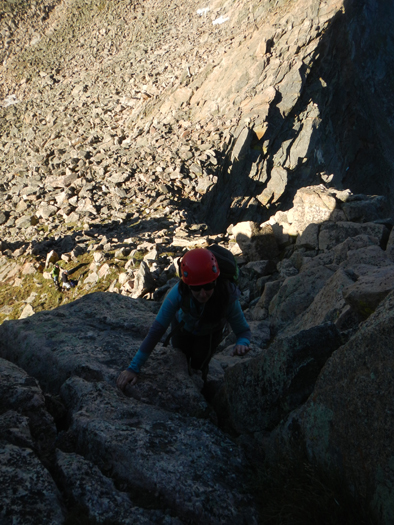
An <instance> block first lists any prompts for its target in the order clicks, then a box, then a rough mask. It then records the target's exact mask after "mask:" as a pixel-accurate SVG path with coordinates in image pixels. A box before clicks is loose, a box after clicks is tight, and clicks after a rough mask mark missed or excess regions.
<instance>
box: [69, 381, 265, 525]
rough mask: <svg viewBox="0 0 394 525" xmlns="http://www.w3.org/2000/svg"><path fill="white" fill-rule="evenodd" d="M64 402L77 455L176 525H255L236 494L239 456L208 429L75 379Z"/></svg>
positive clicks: (243, 500)
mask: <svg viewBox="0 0 394 525" xmlns="http://www.w3.org/2000/svg"><path fill="white" fill-rule="evenodd" d="M62 398H63V400H64V402H65V403H66V405H67V407H68V408H69V410H71V411H72V413H73V418H72V425H71V427H70V432H72V433H74V434H76V435H77V436H78V440H77V447H76V452H77V453H79V454H81V455H84V456H85V457H86V458H87V459H88V460H89V461H91V462H93V463H95V464H96V465H97V466H98V467H99V468H104V467H105V468H110V469H111V470H112V472H113V473H114V475H115V476H116V477H117V479H119V480H122V482H123V483H126V484H128V485H129V486H131V487H135V489H137V490H141V491H145V492H148V493H149V494H151V497H152V498H155V499H159V500H162V501H163V503H164V505H166V506H167V507H170V508H172V509H173V510H174V511H175V512H176V514H177V515H178V516H179V517H180V519H181V520H187V519H193V520H194V521H196V523H212V524H214V523H223V520H224V521H227V522H229V521H230V522H231V521H234V520H235V521H237V520H245V519H246V520H250V522H251V523H255V522H256V517H255V514H254V511H253V509H252V508H251V507H250V501H249V498H248V497H245V496H243V495H241V493H240V492H239V487H240V486H242V483H244V482H245V480H244V475H243V473H242V468H243V467H242V465H243V460H242V456H240V455H239V453H238V452H237V451H236V449H235V448H234V444H233V443H232V442H231V441H230V440H228V439H226V438H225V436H224V435H223V434H222V433H221V432H220V431H219V430H217V429H216V428H215V427H214V426H212V425H211V424H209V423H204V422H203V421H201V420H197V419H193V418H182V417H181V416H177V415H175V414H171V413H170V412H166V411H164V410H160V409H158V408H155V407H153V406H151V405H146V404H144V403H141V402H138V401H136V400H134V399H128V398H126V397H124V396H122V395H121V394H119V393H118V392H116V390H115V389H114V388H112V387H110V386H109V385H108V384H107V383H102V382H96V383H89V382H86V381H85V380H83V379H80V378H72V379H69V380H68V381H67V382H66V383H65V384H64V385H63V387H62ZM98 451H100V453H99V454H98V453H97V452H98ZM186 451H187V453H185V452H186ZM215 451H216V452H215ZM104 458H105V459H104ZM110 458H112V459H110ZM214 458H215V459H214ZM131 466H132V468H131ZM180 478H181V479H182V483H180V482H179V479H180ZM197 478H198V483H196V479H197ZM208 493H209V496H208ZM207 498H209V500H210V501H214V502H215V505H214V506H211V505H209V504H208V500H207Z"/></svg>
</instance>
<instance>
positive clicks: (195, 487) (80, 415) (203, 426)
mask: <svg viewBox="0 0 394 525" xmlns="http://www.w3.org/2000/svg"><path fill="white" fill-rule="evenodd" d="M77 318H78V319H79V323H78V322H76V319H77ZM152 320H153V316H152V314H151V313H150V310H149V308H148V307H147V306H145V305H144V304H143V302H141V301H137V300H133V299H130V298H126V297H123V296H121V295H118V294H91V295H87V296H84V297H83V298H82V299H80V300H79V301H76V302H74V303H71V304H70V305H66V306H64V307H63V308H60V309H57V310H54V311H52V312H45V313H41V314H36V315H35V316H32V317H30V318H28V319H25V320H23V321H13V322H12V321H10V322H6V323H3V325H1V326H0V334H1V335H0V341H1V343H0V352H1V355H2V356H4V357H7V358H8V359H12V360H14V361H17V362H18V363H19V364H20V365H21V366H23V367H24V368H25V369H26V370H29V372H30V373H31V374H34V376H35V377H37V378H39V380H40V383H41V385H43V387H45V388H46V389H47V391H49V392H52V393H53V394H54V395H55V394H58V393H59V391H60V393H61V396H62V400H63V403H64V405H65V406H66V408H67V409H68V410H69V411H70V414H72V416H71V427H70V428H69V429H68V430H67V431H66V432H65V433H63V435H62V437H61V439H60V440H59V446H61V447H63V448H65V452H67V453H70V452H76V453H77V454H80V455H82V456H84V458H85V460H79V471H80V474H81V476H82V478H83V472H84V471H86V469H87V468H88V466H87V465H86V463H85V462H84V461H90V462H91V463H92V464H94V465H96V466H97V467H98V468H99V469H100V470H106V471H107V470H108V469H109V470H110V471H111V472H112V476H114V477H115V479H116V480H117V481H118V482H119V481H121V482H122V483H124V484H126V486H127V487H129V490H131V491H132V492H133V491H134V492H136V493H137V494H138V493H141V494H142V493H144V494H147V495H148V494H149V498H150V499H152V498H153V499H155V501H157V505H158V507H159V508H160V509H164V508H170V509H172V511H171V512H172V513H173V514H175V515H176V516H177V517H178V519H179V520H180V522H183V521H184V520H193V521H194V522H196V523H212V524H215V523H223V520H225V521H229V522H231V521H234V520H235V521H239V520H241V521H243V520H246V521H247V522H248V523H257V521H256V520H257V514H256V511H255V509H254V505H253V503H252V500H251V499H250V497H248V496H245V495H243V494H242V493H241V491H240V489H239V488H240V487H242V486H243V485H244V484H245V483H246V482H247V477H246V475H247V469H248V467H247V465H246V462H245V460H244V459H243V456H242V454H241V453H240V451H239V450H238V449H237V448H236V447H235V445H234V443H233V442H231V441H230V440H228V438H226V437H225V435H224V434H223V433H222V432H221V431H219V430H218V429H217V427H215V426H214V425H213V424H212V423H210V422H204V420H203V419H199V418H201V416H202V417H204V418H206V417H207V416H209V415H210V409H209V408H208V405H207V403H206V401H205V400H204V398H203V397H202V395H201V394H200V393H199V388H201V386H202V384H200V386H199V387H197V386H196V383H195V381H193V380H192V378H190V377H189V376H188V371H187V366H186V360H185V358H184V356H183V355H181V354H177V353H176V352H174V351H173V350H171V349H168V350H162V349H160V347H158V349H157V350H156V351H155V352H154V354H153V355H152V356H151V360H150V363H149V364H147V366H146V369H145V371H144V374H143V375H142V377H141V381H140V383H137V385H136V386H133V387H129V388H128V391H127V393H128V395H129V396H133V397H132V398H130V397H126V396H124V395H123V394H121V393H120V392H119V391H118V390H117V389H116V386H115V384H114V380H115V378H116V377H117V375H118V373H119V369H120V368H121V367H124V366H125V365H126V364H127V363H128V362H129V360H130V358H131V357H132V355H131V354H132V353H133V351H134V352H135V351H136V349H137V348H138V345H139V343H140V341H141V339H142V338H143V337H144V335H145V334H146V333H147V330H148V327H149V325H150V324H151V323H152ZM87 326H88V327H89V328H88V330H87V329H86V327H87ZM115 334H118V335H117V336H116V335H115ZM9 366H10V367H11V369H12V370H13V369H16V367H15V366H14V365H11V364H9ZM23 374H24V377H26V373H25V372H23ZM68 378H70V379H68ZM34 382H35V384H37V382H36V381H35V380H34ZM8 392H10V390H9V389H8ZM154 404H155V405H156V406H154ZM7 406H9V403H7ZM160 406H161V407H163V408H160ZM180 414H185V416H181V415H180ZM186 414H188V415H193V416H198V418H196V417H190V416H189V417H187V416H186ZM58 457H59V456H58ZM109 458H113V459H109ZM213 458H216V459H213ZM59 461H60V465H59V466H60V469H61V471H62V472H63V474H62V476H66V478H67V479H68V480H71V475H70V470H69V469H71V472H72V471H73V469H74V468H77V467H76V460H75V458H74V457H67V456H64V455H61V457H60V459H59ZM130 465H132V468H130ZM67 472H68V473H67ZM93 472H96V474H93V478H94V476H96V477H97V480H96V481H97V483H98V484H99V485H100V484H101V486H102V490H104V491H105V490H106V491H109V493H111V498H113V499H112V501H113V502H116V501H118V502H119V501H120V500H121V498H122V495H121V494H120V493H117V492H116V491H115V489H113V486H112V485H111V483H109V482H106V483H105V481H104V479H103V478H102V477H101V476H100V475H99V473H98V471H96V470H93ZM196 476H197V477H198V483H197V484H196V479H197V478H196ZM180 477H181V478H182V483H180V482H179V479H180ZM80 479H81V478H80V477H77V478H76V479H75V481H74V485H72V486H68V489H67V491H68V493H70V494H74V495H75V498H76V499H77V500H78V501H80V502H81V503H84V504H85V505H87V506H88V508H89V509H90V511H91V514H92V515H94V516H101V517H103V516H104V514H103V513H104V510H105V509H104V508H103V507H102V506H101V505H99V504H98V503H97V502H96V503H95V501H94V496H93V494H92V492H91V491H88V490H85V491H84V493H83V494H84V495H82V493H81V489H80V488H79V483H80ZM208 493H209V501H211V502H212V501H214V502H215V504H214V505H213V506H212V505H210V504H209V505H208V502H207V500H206V498H207V494H208ZM108 497H109V496H108ZM133 505H135V503H134V502H133ZM137 505H138V503H137ZM111 509H112V510H111ZM114 509H115V503H114V504H113V505H112V507H111V505H109V506H108V507H107V512H108V514H107V515H106V516H107V517H108V518H109V517H111V516H112V518H113V519H115V516H119V514H116V513H115V510H114ZM118 512H121V509H118ZM136 515H141V516H142V518H141V519H142V520H149V518H150V517H152V516H153V515H154V514H152V515H149V514H146V513H144V511H142V510H141V509H139V510H137V511H136ZM100 519H101V518H100ZM152 519H153V518H152ZM158 519H164V517H163V514H162V513H159V515H158ZM147 522H149V521H147ZM167 522H168V523H177V520H176V519H175V518H174V521H167ZM167 522H166V521H163V523H167Z"/></svg>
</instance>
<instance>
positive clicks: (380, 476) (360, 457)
mask: <svg viewBox="0 0 394 525" xmlns="http://www.w3.org/2000/svg"><path fill="white" fill-rule="evenodd" d="M393 312H394V295H393V293H391V294H390V295H388V296H387V297H386V299H385V300H384V301H382V303H381V304H380V305H379V307H378V308H377V310H376V312H375V313H373V314H372V315H371V316H370V317H369V319H368V320H367V321H366V322H365V323H364V324H363V325H362V326H361V327H360V329H359V331H358V333H357V334H356V335H355V336H354V337H352V338H351V339H350V340H349V341H348V343H347V344H345V345H344V346H342V347H340V348H339V349H338V350H337V351H336V352H334V353H333V355H332V356H331V358H330V359H329V360H328V361H327V363H326V365H325V367H324V368H323V370H322V372H321V374H320V376H319V378H318V381H317V383H316V386H315V389H314V392H313V394H312V395H311V397H310V398H309V400H308V401H307V403H306V404H305V405H304V406H303V407H302V408H301V409H299V410H297V411H295V412H293V414H292V415H291V416H290V417H289V419H288V420H287V421H286V422H285V423H284V424H283V425H282V426H281V427H280V428H278V431H277V432H275V435H274V436H273V439H272V440H271V443H270V444H269V446H268V448H267V451H269V453H270V454H271V453H272V451H273V450H276V452H280V453H283V451H284V450H285V449H286V448H288V446H289V443H290V440H291V442H292V447H295V446H296V444H297V446H298V447H301V448H306V450H307V452H308V455H309V457H313V458H315V460H317V461H318V462H319V463H320V464H322V465H325V466H326V467H328V468H330V469H337V470H338V471H339V472H340V473H341V475H342V476H344V477H345V478H346V479H347V480H348V482H349V483H351V484H353V486H355V487H356V488H357V490H358V491H359V492H361V493H363V492H364V491H365V490H367V487H368V490H370V491H372V494H371V501H372V503H373V504H375V505H377V507H378V509H380V510H381V512H382V522H383V523H385V524H389V523H391V522H392V521H393V518H394V507H393V494H392V491H393V488H392V484H391V479H392V468H391V465H392V461H393V459H392V447H391V443H392V433H393V421H394V420H393V417H392V398H393V395H394V392H393V385H394V382H393V377H392V370H393V365H392V362H393V357H392V331H393V322H394V316H393ZM296 429H297V430H296ZM278 447H279V448H278ZM361 452H362V453H361Z"/></svg>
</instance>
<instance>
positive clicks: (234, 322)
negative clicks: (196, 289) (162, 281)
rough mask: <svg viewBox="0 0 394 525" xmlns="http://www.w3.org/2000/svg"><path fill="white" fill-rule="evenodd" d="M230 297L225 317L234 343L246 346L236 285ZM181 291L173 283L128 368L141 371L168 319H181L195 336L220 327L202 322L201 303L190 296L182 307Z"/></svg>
mask: <svg viewBox="0 0 394 525" xmlns="http://www.w3.org/2000/svg"><path fill="white" fill-rule="evenodd" d="M232 291H233V293H232V298H230V302H229V304H228V307H227V309H226V312H225V320H227V321H228V322H229V323H230V326H231V329H232V330H233V332H234V333H235V335H236V336H237V345H244V346H249V344H250V338H251V333H250V328H249V325H248V323H247V322H246V319H245V316H244V313H243V311H242V308H241V305H240V303H239V301H238V299H237V296H236V294H235V293H234V292H235V287H234V288H233V289H232ZM182 301H183V298H182V295H181V294H180V292H179V286H178V284H176V285H175V286H174V287H173V288H171V290H170V292H169V293H168V295H167V297H166V298H165V299H164V302H163V304H162V305H161V308H160V310H159V313H158V314H157V316H156V319H155V321H154V323H153V324H152V326H151V328H150V330H149V332H148V335H147V336H146V337H145V339H144V341H143V342H142V344H141V346H140V348H139V350H138V352H137V353H136V355H135V356H134V358H133V360H132V361H131V363H130V366H129V367H128V369H129V370H133V371H134V372H137V373H138V372H140V370H141V367H142V366H143V365H144V364H145V362H146V361H147V359H148V357H149V356H150V354H151V352H152V350H153V349H154V347H155V346H156V344H157V343H158V342H159V341H160V339H161V338H162V336H163V335H164V333H165V331H166V330H167V328H168V327H169V326H170V324H171V322H172V321H173V320H174V319H176V320H177V321H178V322H181V321H183V322H184V329H185V330H187V331H188V332H191V333H192V334H194V335H196V336H201V335H206V334H209V333H211V332H213V331H214V330H215V329H218V328H220V326H218V324H217V323H216V325H215V324H206V323H201V316H202V314H203V311H204V305H203V304H201V305H200V304H198V303H197V302H196V301H194V300H193V298H192V297H190V308H188V309H187V310H188V311H184V310H183V309H182Z"/></svg>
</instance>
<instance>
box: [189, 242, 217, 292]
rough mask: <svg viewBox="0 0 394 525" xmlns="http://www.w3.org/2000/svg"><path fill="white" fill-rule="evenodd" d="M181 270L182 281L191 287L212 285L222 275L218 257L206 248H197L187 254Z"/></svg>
mask: <svg viewBox="0 0 394 525" xmlns="http://www.w3.org/2000/svg"><path fill="white" fill-rule="evenodd" d="M180 269H181V277H182V281H183V282H184V283H185V284H188V285H190V286H199V285H201V284H207V283H212V282H213V281H215V280H216V279H217V278H218V277H219V275H220V270H219V265H218V262H217V260H216V257H215V256H214V255H213V253H212V252H210V251H209V250H205V249H204V248H196V249H195V250H190V251H189V252H187V253H185V255H184V256H183V257H182V260H181V264H180Z"/></svg>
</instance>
